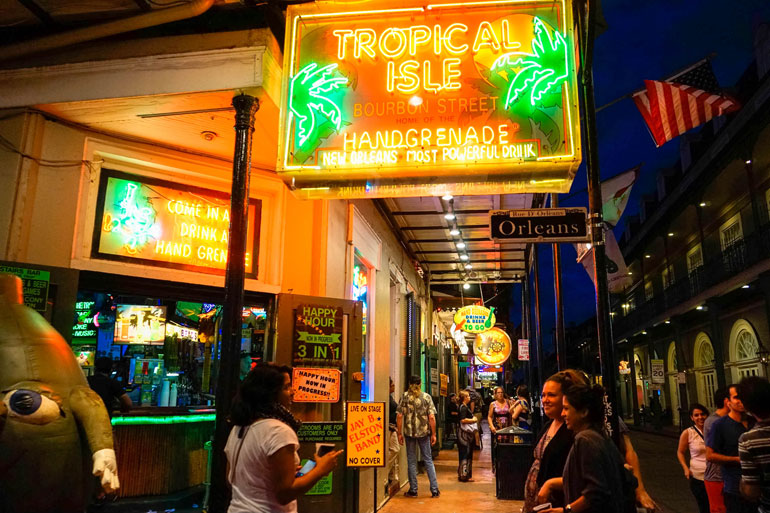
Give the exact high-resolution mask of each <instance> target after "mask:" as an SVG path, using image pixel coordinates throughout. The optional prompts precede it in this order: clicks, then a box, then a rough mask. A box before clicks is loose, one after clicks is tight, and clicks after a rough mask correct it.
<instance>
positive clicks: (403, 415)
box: [225, 364, 770, 513]
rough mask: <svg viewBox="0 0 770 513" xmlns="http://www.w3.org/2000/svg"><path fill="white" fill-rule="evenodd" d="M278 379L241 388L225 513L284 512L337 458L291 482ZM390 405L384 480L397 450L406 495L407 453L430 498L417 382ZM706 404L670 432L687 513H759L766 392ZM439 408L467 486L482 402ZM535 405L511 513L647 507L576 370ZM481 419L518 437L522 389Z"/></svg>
mask: <svg viewBox="0 0 770 513" xmlns="http://www.w3.org/2000/svg"><path fill="white" fill-rule="evenodd" d="M290 376H291V374H290V372H289V369H288V368H284V367H277V366H274V365H269V364H264V365H259V366H257V367H256V368H255V369H254V370H252V371H251V372H250V373H249V375H248V376H247V377H246V379H245V380H244V381H243V383H242V384H241V387H240V390H239V393H238V396H237V397H236V401H235V403H234V405H233V410H232V415H231V421H232V424H233V428H232V432H231V433H230V438H229V440H228V443H227V447H226V449H225V452H226V454H227V459H228V480H229V482H230V484H231V486H232V496H233V499H232V502H231V505H230V509H229V510H228V511H229V512H231V513H240V512H245V511H251V512H254V511H257V512H263V511H264V512H268V511H269V512H272V511H287V512H291V511H296V499H297V497H298V496H299V495H301V494H303V493H305V492H306V491H307V490H309V489H310V488H311V487H312V486H313V485H314V484H315V483H316V482H317V481H318V480H319V479H321V478H322V477H323V476H324V475H326V474H328V473H329V472H330V471H331V470H332V469H333V468H334V467H335V466H336V464H337V458H338V456H339V455H340V454H341V452H342V451H330V452H328V453H326V454H323V455H321V454H317V455H316V456H315V458H314V459H315V462H316V465H315V467H314V468H312V469H311V470H309V471H308V472H306V473H304V474H299V473H297V465H298V463H299V458H298V456H297V450H298V448H299V441H298V439H297V434H296V433H297V429H298V428H299V425H300V422H299V421H298V420H297V419H296V418H294V416H293V415H292V414H291V412H290V411H289V407H290V405H291V398H292V394H293V391H292V387H291V379H290ZM393 393H395V387H394V386H393V384H392V381H391V394H393ZM476 395H477V396H478V394H476ZM396 399H397V398H393V397H391V403H390V406H391V417H390V419H389V420H390V422H389V424H390V433H391V436H390V440H391V442H390V447H389V454H390V457H389V465H390V466H391V473H390V474H389V477H390V478H391V479H394V480H396V479H397V471H396V473H395V475H394V474H393V473H392V472H393V471H392V464H393V463H394V460H397V455H398V450H399V449H400V447H402V446H405V447H406V453H407V461H408V476H409V489H408V490H407V491H406V492H405V494H404V495H405V496H406V497H417V496H418V483H417V463H418V451H419V454H420V455H421V458H422V461H423V462H424V465H425V471H426V473H427V475H428V479H429V483H430V492H431V497H432V498H438V497H440V495H441V492H440V490H439V487H438V480H437V478H436V470H435V467H434V465H433V460H432V451H431V446H433V445H435V443H436V436H437V430H436V407H435V405H434V403H433V399H432V398H431V396H430V395H429V394H427V393H425V392H423V391H422V388H421V380H420V378H419V377H418V376H412V377H411V378H410V379H409V388H408V390H407V391H406V392H405V393H404V394H403V395H402V396H401V397H400V400H398V401H397V400H396ZM716 399H717V404H718V405H719V408H718V409H717V411H716V412H714V413H713V414H711V415H709V411H708V409H707V408H706V407H705V406H703V405H700V404H693V405H692V407H691V408H690V419H691V421H692V426H690V427H689V428H687V429H685V430H684V431H683V432H682V434H681V437H680V440H679V446H678V451H677V458H678V460H679V462H680V464H681V465H682V469H683V471H684V475H685V477H686V478H687V479H688V480H689V482H690V489H691V491H692V494H693V496H694V497H695V500H696V503H697V504H698V508H699V512H700V513H704V512H714V513H717V512H726V513H748V512H751V513H770V384H768V381H767V380H766V379H764V378H759V377H750V378H745V379H743V380H742V381H741V383H740V384H735V385H731V386H730V387H728V388H727V389H726V390H719V391H717V393H716ZM451 404H453V405H454V406H455V407H454V408H451V407H450V409H449V412H448V414H449V415H450V417H452V416H454V418H456V420H457V425H458V430H457V441H458V460H459V461H458V480H459V481H461V482H468V481H472V480H473V451H474V449H475V448H476V447H478V445H479V441H478V438H477V436H478V432H479V430H480V422H479V420H480V418H481V415H480V413H481V411H479V410H482V409H483V405H484V403H483V401H482V400H481V398H480V397H477V398H474V397H473V396H472V394H471V391H470V390H462V391H460V393H459V394H458V395H457V396H455V398H453V400H452V403H451ZM541 406H542V411H543V413H544V415H545V417H547V419H548V420H547V422H546V423H545V425H544V426H543V427H542V429H541V430H540V432H539V433H538V435H537V437H536V438H535V440H536V442H535V447H534V461H533V463H532V466H531V468H530V470H529V473H528V475H527V479H526V484H525V486H524V496H525V501H524V506H523V508H522V512H523V513H535V512H537V513H568V512H575V513H583V512H590V513H636V512H637V511H638V509H637V508H641V510H647V511H654V510H656V509H658V508H657V506H656V504H655V503H654V502H653V501H652V499H651V498H650V497H649V495H648V494H647V491H646V490H645V488H644V483H643V481H642V478H641V472H640V469H639V460H638V457H637V455H636V452H635V451H634V448H633V445H632V444H631V439H630V437H629V430H628V427H627V426H626V425H625V424H624V423H623V422H622V420H621V421H620V433H619V436H617V437H614V438H613V437H611V436H609V433H608V428H607V419H606V415H605V391H604V389H603V388H602V387H601V386H599V385H595V384H594V385H592V384H591V383H590V381H589V380H588V377H587V376H586V375H585V374H584V373H582V372H580V371H576V370H564V371H560V372H557V373H556V374H554V375H553V376H551V377H549V378H548V379H547V380H546V382H545V383H544V384H543V389H542V394H541ZM394 411H395V415H394ZM485 413H486V420H487V424H488V425H489V428H490V431H491V432H492V433H495V432H497V431H498V430H500V429H505V428H507V427H510V426H516V425H518V426H519V427H527V428H528V427H530V425H531V424H530V423H531V419H530V415H531V407H530V404H529V392H528V390H527V389H526V387H519V388H518V389H517V391H516V398H515V399H511V398H508V397H507V396H506V394H505V391H504V390H503V389H502V388H500V387H498V388H496V389H495V390H494V395H493V397H492V400H491V402H489V403H488V404H487V409H486V410H485ZM492 438H493V439H494V438H495V437H492ZM394 447H395V450H394ZM255 469H259V471H255Z"/></svg>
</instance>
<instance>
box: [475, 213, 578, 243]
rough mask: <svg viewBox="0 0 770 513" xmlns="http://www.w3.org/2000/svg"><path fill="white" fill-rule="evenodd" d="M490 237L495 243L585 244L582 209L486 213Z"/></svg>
mask: <svg viewBox="0 0 770 513" xmlns="http://www.w3.org/2000/svg"><path fill="white" fill-rule="evenodd" d="M489 231H490V237H491V238H492V239H493V240H496V241H516V242H587V241H588V240H589V238H588V223H587V213H586V209H585V208H530V209H521V210H492V211H490V212H489Z"/></svg>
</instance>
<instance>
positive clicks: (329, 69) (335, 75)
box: [289, 62, 348, 147]
mask: <svg viewBox="0 0 770 513" xmlns="http://www.w3.org/2000/svg"><path fill="white" fill-rule="evenodd" d="M347 85H348V79H347V78H346V77H344V76H342V75H341V74H340V72H339V71H338V70H337V64H328V65H326V66H323V67H320V68H319V67H318V64H316V63H314V62H313V63H310V64H308V65H307V66H305V67H304V68H302V69H300V70H299V71H298V72H297V74H296V75H294V76H293V77H292V78H291V83H290V84H289V111H290V112H291V114H292V115H293V116H294V117H295V118H296V125H295V130H296V136H297V144H298V146H300V147H302V146H303V145H304V144H305V143H306V142H307V141H308V140H309V139H311V138H313V139H320V133H321V130H320V129H321V127H322V125H323V124H324V123H323V121H322V120H318V119H316V116H317V115H319V114H320V115H321V116H323V117H324V118H325V119H326V120H328V122H329V123H331V126H332V127H333V129H334V130H336V131H339V129H340V126H341V125H342V111H341V108H340V105H339V104H340V103H341V98H339V96H340V94H339V93H340V92H341V91H343V87H346V86H347Z"/></svg>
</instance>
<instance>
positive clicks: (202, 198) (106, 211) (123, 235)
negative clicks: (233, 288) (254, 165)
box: [93, 170, 261, 277]
mask: <svg viewBox="0 0 770 513" xmlns="http://www.w3.org/2000/svg"><path fill="white" fill-rule="evenodd" d="M260 212H261V202H260V200H255V199H250V200H249V211H248V214H247V215H248V230H247V236H246V257H245V264H246V273H247V276H249V277H256V268H257V266H256V263H255V262H254V255H257V254H258V247H259V246H258V244H259V223H260ZM94 224H95V226H94V243H93V256H94V257H99V258H109V259H115V260H122V261H126V262H133V263H142V264H148V265H153V266H162V267H173V268H178V269H185V270H193V271H199V272H205V273H213V274H224V270H225V267H226V266H227V253H228V248H229V240H228V237H229V228H230V198H229V195H226V194H222V193H219V192H216V191H211V190H206V189H198V188H193V187H188V188H182V187H180V186H179V185H178V184H174V183H171V182H164V181H160V180H155V179H151V178H146V177H139V176H134V175H129V174H126V173H120V172H117V171H111V170H105V171H104V172H103V173H102V178H101V183H100V190H99V200H98V206H97V217H96V222H95V223H94Z"/></svg>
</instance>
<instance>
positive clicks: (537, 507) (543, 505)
mask: <svg viewBox="0 0 770 513" xmlns="http://www.w3.org/2000/svg"><path fill="white" fill-rule="evenodd" d="M545 509H551V503H550V502H546V503H545V504H540V505H539V506H535V507H534V508H532V511H543V510H545Z"/></svg>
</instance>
